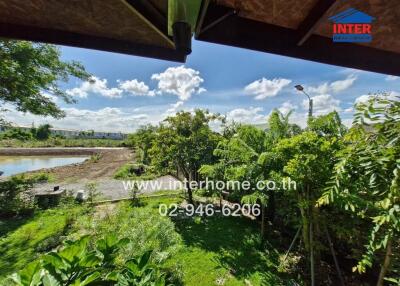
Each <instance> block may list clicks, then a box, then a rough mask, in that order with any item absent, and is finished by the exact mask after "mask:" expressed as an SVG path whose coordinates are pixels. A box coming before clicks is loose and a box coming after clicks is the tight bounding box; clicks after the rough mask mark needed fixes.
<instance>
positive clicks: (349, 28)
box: [329, 8, 375, 43]
mask: <svg viewBox="0 0 400 286" xmlns="http://www.w3.org/2000/svg"><path fill="white" fill-rule="evenodd" d="M329 20H331V21H332V22H334V24H333V41H334V42H351V43H368V42H371V41H372V35H371V29H372V27H371V23H372V21H374V20H375V18H374V17H371V16H370V15H368V14H366V13H364V12H361V11H359V10H356V9H353V8H350V9H347V10H345V11H343V12H341V13H339V14H337V15H335V16H332V17H330V18H329Z"/></svg>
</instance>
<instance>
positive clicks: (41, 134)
mask: <svg viewBox="0 0 400 286" xmlns="http://www.w3.org/2000/svg"><path fill="white" fill-rule="evenodd" d="M50 128H51V125H50V124H43V125H40V126H39V127H38V128H37V129H36V138H37V139H38V140H47V139H49V138H50V135H51V130H50Z"/></svg>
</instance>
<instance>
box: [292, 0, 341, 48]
mask: <svg viewBox="0 0 400 286" xmlns="http://www.w3.org/2000/svg"><path fill="white" fill-rule="evenodd" d="M338 3H340V1H339V0H319V1H318V2H317V3H316V4H315V5H314V7H313V8H312V9H311V11H310V13H309V14H308V15H307V17H306V18H305V19H304V20H303V22H301V24H300V25H299V27H298V29H297V32H298V39H299V41H298V42H297V45H298V46H301V45H302V44H304V42H305V41H307V39H308V38H309V37H310V36H311V35H312V34H313V33H314V31H315V30H316V29H317V28H318V26H319V25H320V24H321V22H322V21H323V20H325V18H326V14H327V12H328V10H329V9H331V8H332V7H334V6H337V5H338Z"/></svg>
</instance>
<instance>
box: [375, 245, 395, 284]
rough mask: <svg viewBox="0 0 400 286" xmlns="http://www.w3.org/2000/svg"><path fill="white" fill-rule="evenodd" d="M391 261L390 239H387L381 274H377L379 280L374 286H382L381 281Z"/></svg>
mask: <svg viewBox="0 0 400 286" xmlns="http://www.w3.org/2000/svg"><path fill="white" fill-rule="evenodd" d="M391 260H392V238H389V239H388V242H387V246H386V254H385V260H384V261H383V265H382V268H381V272H380V273H379V278H378V282H377V283H376V286H383V281H384V278H385V276H386V273H387V271H388V270H389V267H390V262H391Z"/></svg>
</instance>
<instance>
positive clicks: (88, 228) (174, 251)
mask: <svg viewBox="0 0 400 286" xmlns="http://www.w3.org/2000/svg"><path fill="white" fill-rule="evenodd" d="M180 201H182V198H180V197H179V196H177V195H175V196H171V197H154V198H142V199H141V200H140V203H141V206H140V207H137V206H136V207H133V206H132V205H131V204H130V202H121V203H119V204H115V205H102V206H99V207H97V209H96V211H95V212H94V214H93V213H92V212H85V213H84V210H83V207H77V206H76V207H73V208H70V209H68V210H67V209H65V208H60V209H54V210H47V211H43V212H40V213H38V214H37V215H35V216H34V217H33V218H31V219H25V220H20V221H17V220H14V221H12V222H7V223H4V222H3V224H2V225H1V226H0V235H2V238H1V241H0V251H1V253H2V254H3V253H4V255H2V256H1V257H0V277H4V276H6V275H8V274H10V273H12V272H14V271H16V270H18V269H20V268H22V267H23V266H24V265H25V264H26V263H27V262H29V261H32V260H34V259H35V258H37V257H38V256H39V255H40V254H42V253H43V252H44V251H45V250H47V251H49V250H51V248H54V247H55V246H56V245H57V243H61V242H62V240H63V239H66V237H64V235H67V236H68V237H67V238H69V239H74V238H77V237H79V236H80V235H83V234H87V233H91V234H92V235H94V236H99V237H101V236H103V235H104V234H106V233H109V232H112V233H116V234H118V235H119V236H125V237H130V238H131V239H132V241H134V242H133V245H130V246H129V247H127V248H126V249H125V250H124V253H122V254H121V255H122V256H123V257H129V256H131V255H133V256H134V255H137V254H138V253H140V252H143V251H145V250H147V249H155V251H156V253H157V256H156V257H157V259H159V261H160V263H162V264H163V265H164V266H165V267H166V268H168V269H170V270H171V271H172V272H174V273H175V275H177V276H179V277H180V279H181V280H182V281H183V282H184V285H188V286H192V285H193V286H202V285H204V286H209V285H290V281H292V280H291V277H289V276H288V275H287V274H285V273H280V272H278V269H277V268H278V261H279V254H280V252H279V251H277V249H276V248H275V247H274V246H273V245H274V243H264V244H263V246H261V242H260V238H259V236H258V232H259V226H258V224H257V223H256V222H254V221H251V220H249V219H247V218H237V217H222V216H214V217H208V218H205V217H204V218H200V217H195V218H184V217H180V218H175V219H174V220H171V219H170V218H169V217H160V215H159V213H158V206H159V204H160V203H165V204H171V203H179V202H180ZM105 210H108V211H105ZM110 210H111V211H110ZM71 217H73V218H74V219H71ZM72 221H73V223H71V222H72ZM50 237H58V238H59V239H58V240H51V239H50V241H49V238H50ZM46 246H47V247H46Z"/></svg>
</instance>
